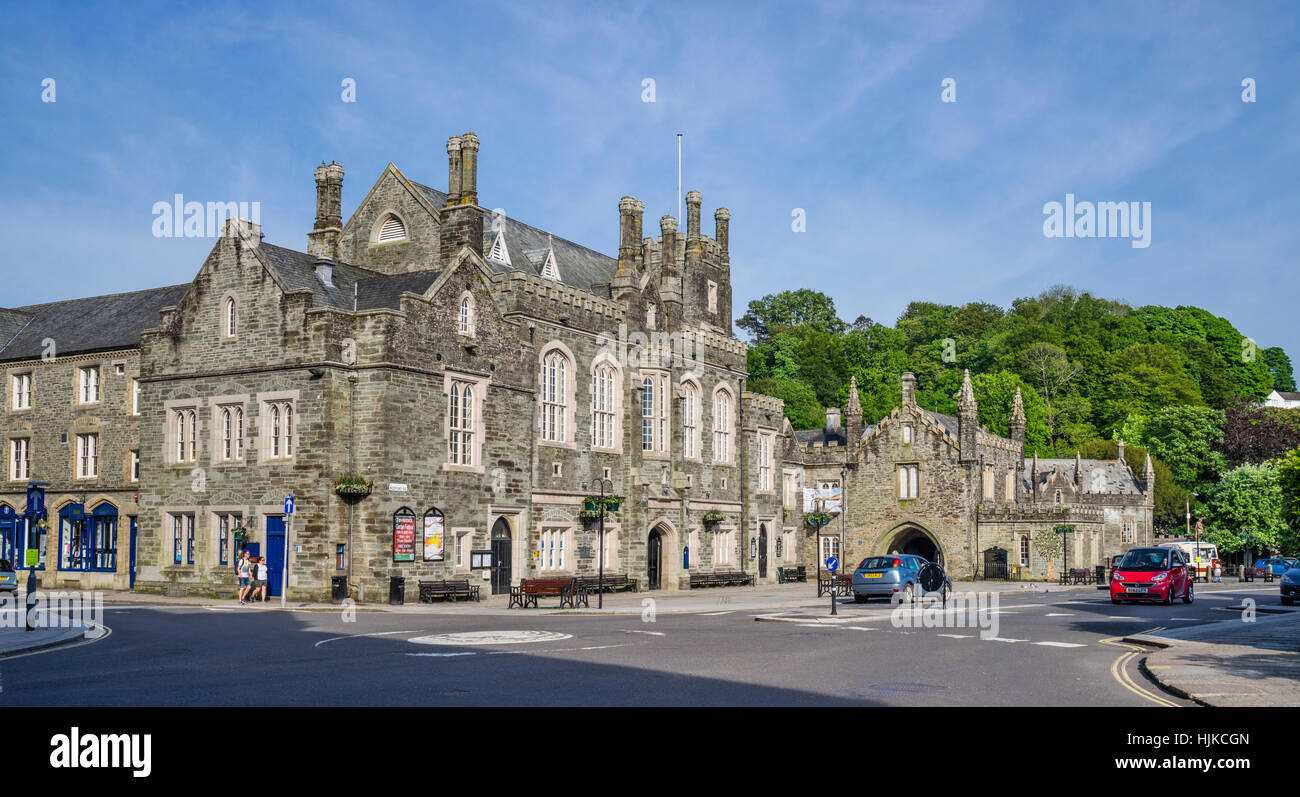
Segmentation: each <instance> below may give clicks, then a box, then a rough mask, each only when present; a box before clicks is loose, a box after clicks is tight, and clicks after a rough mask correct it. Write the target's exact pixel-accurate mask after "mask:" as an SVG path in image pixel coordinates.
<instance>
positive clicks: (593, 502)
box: [579, 495, 623, 517]
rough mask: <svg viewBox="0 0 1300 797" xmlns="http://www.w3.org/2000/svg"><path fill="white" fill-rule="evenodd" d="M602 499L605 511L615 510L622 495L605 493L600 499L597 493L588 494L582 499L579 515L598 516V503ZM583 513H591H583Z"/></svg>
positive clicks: (620, 502) (621, 501)
mask: <svg viewBox="0 0 1300 797" xmlns="http://www.w3.org/2000/svg"><path fill="white" fill-rule="evenodd" d="M602 501H603V503H604V504H605V511H606V512H617V511H618V508H619V506H620V505H621V504H622V503H623V496H621V495H607V496H605V497H604V499H602V498H601V497H600V496H598V495H589V496H587V497H586V498H584V499H582V513H580V515H579V516H580V517H592V516H594V517H600V505H601V503H602ZM585 513H591V514H585Z"/></svg>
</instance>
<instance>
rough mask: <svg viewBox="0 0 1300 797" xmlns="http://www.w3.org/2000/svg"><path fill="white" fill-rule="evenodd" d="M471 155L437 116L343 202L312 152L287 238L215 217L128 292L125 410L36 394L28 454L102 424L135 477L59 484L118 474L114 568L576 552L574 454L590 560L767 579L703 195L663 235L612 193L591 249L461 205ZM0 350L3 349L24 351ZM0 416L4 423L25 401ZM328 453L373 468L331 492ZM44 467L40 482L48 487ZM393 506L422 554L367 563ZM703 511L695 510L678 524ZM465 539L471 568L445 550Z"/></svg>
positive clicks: (380, 577) (191, 588) (340, 464)
mask: <svg viewBox="0 0 1300 797" xmlns="http://www.w3.org/2000/svg"><path fill="white" fill-rule="evenodd" d="M477 153H478V140H477V137H474V136H473V134H466V135H464V136H457V137H453V139H452V140H451V141H450V142H449V144H448V156H449V175H450V177H449V181H448V191H447V192H445V193H444V192H441V191H438V190H436V189H432V188H429V187H428V186H425V185H422V184H420V183H416V182H413V181H411V180H410V179H408V178H407V177H406V176H405V175H404V174H402V172H401V171H400V170H398V169H397V168H396V167H395V166H392V165H391V164H390V165H389V166H388V167H387V168H386V169H385V170H384V171H383V173H382V174H381V175H380V176H379V179H378V180H377V181H376V182H375V184H374V185H373V186H372V187H371V189H370V190H369V192H368V193H367V194H366V196H365V197H364V199H363V200H362V201H361V203H360V205H359V206H358V207H357V209H356V211H355V212H354V213H353V214H352V215H351V217H350V218H349V219H348V220H347V221H346V223H344V221H343V219H342V216H341V211H340V207H341V192H342V183H343V169H342V167H341V166H339V165H338V164H328V165H322V166H321V167H320V168H319V169H317V170H316V183H317V213H316V219H315V224H314V226H313V227H312V229H311V231H310V232H309V233H308V242H307V247H306V248H307V251H306V252H301V251H295V250H293V249H287V248H283V247H279V246H274V245H272V244H270V243H267V242H265V241H264V240H263V234H262V230H261V229H260V227H259V226H258V225H255V224H252V223H250V222H247V221H243V220H234V219H232V220H229V221H228V222H227V225H226V228H225V230H224V233H223V235H222V236H221V238H220V239H218V241H217V243H216V245H215V246H214V247H213V249H212V250H211V252H210V253H209V255H208V257H207V258H206V260H205V261H204V263H203V264H202V265H201V267H200V268H199V270H198V273H197V275H195V276H194V278H193V279H192V280H191V281H190V282H189V283H188V284H186V285H183V286H180V290H179V291H176V292H175V294H174V295H169V296H168V297H166V298H167V300H168V301H166V303H165V304H160V305H159V306H156V307H153V308H152V309H151V310H150V312H148V313H146V314H143V316H137V318H139V317H143V318H144V319H145V320H144V321H143V322H140V323H139V324H138V326H137V327H136V328H135V329H134V330H127V331H128V332H130V333H131V334H132V335H134V337H135V342H134V345H133V346H132V347H131V349H130V350H129V351H127V352H125V353H123V354H122V355H121V356H120V357H119V358H118V359H122V360H123V361H124V362H125V363H126V367H127V372H128V373H130V374H132V375H134V374H136V373H137V372H138V375H139V384H140V399H139V405H140V413H139V415H138V417H137V416H129V417H128V416H127V415H126V412H125V405H122V406H117V405H114V408H113V410H114V411H113V412H108V408H107V407H105V408H104V410H103V411H101V412H99V413H95V412H92V411H86V410H82V409H77V408H75V407H70V408H67V409H66V412H65V411H64V410H62V409H60V410H57V411H56V409H55V405H54V403H53V399H51V400H50V401H48V402H47V401H45V400H44V398H43V397H42V398H41V399H40V400H39V401H38V403H37V406H36V409H35V410H34V411H33V413H34V416H35V418H39V422H38V423H37V424H36V425H37V426H39V427H40V428H41V430H42V431H41V436H40V439H38V440H37V441H36V445H34V448H35V450H36V451H37V452H38V459H37V460H36V461H35V462H34V463H33V475H34V476H36V477H38V478H44V479H47V480H49V479H51V476H50V473H51V470H52V469H54V468H55V467H56V466H60V465H62V464H65V463H61V462H55V461H53V460H51V459H50V457H51V456H53V454H54V453H60V452H61V453H64V454H66V453H67V449H66V448H63V449H59V448H56V444H55V443H52V442H49V441H47V440H46V439H45V436H50V435H53V434H54V433H55V431H57V430H58V429H61V428H65V427H66V428H67V429H68V430H69V431H76V430H77V429H80V428H81V426H78V425H77V424H81V425H87V424H89V425H96V427H97V428H102V429H103V430H104V431H103V434H104V443H103V452H104V457H105V458H107V457H110V456H111V457H112V458H114V462H116V460H117V459H120V458H121V457H122V456H123V455H124V454H123V452H124V451H125V450H126V449H127V448H130V447H134V448H132V450H138V451H139V456H140V471H141V481H140V483H139V484H138V485H133V486H131V487H130V488H127V487H125V486H124V485H123V484H122V483H121V481H120V480H119V481H116V482H115V481H112V480H111V479H110V478H109V476H108V474H107V473H105V474H104V476H103V477H102V478H103V480H102V482H100V483H97V488H96V496H97V497H96V498H95V499H87V507H89V506H91V505H93V504H94V503H95V501H97V500H99V499H98V493H107V492H108V491H110V490H118V491H125V490H126V489H130V490H131V491H132V492H131V496H132V497H134V496H135V494H136V493H137V492H138V494H139V498H138V502H136V501H130V502H127V501H125V500H121V501H116V505H117V508H118V511H119V512H121V513H122V514H123V515H127V514H129V515H130V517H131V519H132V521H133V523H134V524H135V525H137V526H138V542H137V543H136V545H135V553H134V555H135V557H136V560H137V570H136V573H135V588H136V589H140V590H148V591H158V592H166V593H169V594H209V593H219V594H225V593H228V592H230V591H231V590H233V588H234V583H235V579H234V575H235V574H234V571H233V562H234V560H235V558H236V556H237V552H238V550H239V549H240V548H241V547H252V548H253V550H255V551H256V552H257V553H258V554H261V555H265V556H267V557H268V558H269V560H270V564H271V571H272V572H271V580H272V592H273V593H275V592H278V584H277V583H276V581H277V579H278V577H279V574H280V573H281V572H283V570H284V569H285V568H286V564H287V589H288V594H289V596H290V597H291V598H293V599H295V600H299V599H302V600H308V599H310V600H321V599H325V598H327V597H328V596H329V595H330V592H331V589H332V586H333V583H334V580H335V579H338V578H342V579H343V580H344V581H345V582H346V584H347V585H348V590H349V592H350V594H351V595H352V596H353V597H360V598H362V599H364V600H385V599H387V597H388V591H389V586H390V578H392V577H403V578H405V579H406V584H405V587H406V592H407V595H408V599H411V600H414V596H415V593H416V591H417V589H418V586H417V582H418V581H420V580H421V579H441V578H463V577H468V578H472V579H474V580H475V581H477V582H479V583H482V584H484V587H485V591H487V590H488V589H489V588H491V590H492V591H502V590H504V589H505V588H507V587H508V585H509V584H512V583H517V582H518V581H519V580H520V579H521V578H529V577H541V576H549V575H559V576H568V575H585V574H594V573H595V572H596V570H597V566H598V561H599V559H598V555H599V541H598V539H597V536H598V535H597V533H596V525H595V524H594V523H593V522H592V521H591V519H590V518H588V517H584V514H587V513H583V512H582V508H583V503H584V498H585V497H586V496H588V495H595V494H598V493H599V492H600V487H599V484H600V482H601V480H607V481H605V482H604V484H605V491H606V492H607V493H613V494H616V495H619V496H622V497H623V501H622V505H621V507H620V508H619V510H618V511H617V512H614V513H610V514H608V516H607V518H606V526H605V528H606V535H607V540H606V546H605V562H606V567H605V570H606V572H607V573H614V574H623V575H627V576H629V577H630V578H632V579H633V580H636V581H637V582H639V585H640V586H641V587H642V588H643V589H644V588H666V589H681V588H687V587H688V586H689V577H688V576H689V573H690V572H692V571H698V570H704V571H708V570H711V569H715V568H717V569H743V570H746V571H748V572H751V573H754V574H755V575H756V576H758V577H759V579H760V580H766V581H774V580H775V578H776V571H775V565H776V564H777V563H776V562H775V561H772V553H773V551H774V550H775V549H776V548H777V547H779V546H780V543H779V540H780V530H779V526H780V523H781V516H782V511H781V502H780V495H779V488H780V484H781V475H780V467H779V464H778V462H779V455H780V451H779V448H778V447H779V445H781V444H780V443H779V442H778V441H779V440H780V439H781V438H780V430H781V417H782V405H781V402H780V401H778V400H775V399H771V398H768V397H765V396H758V395H754V394H751V393H747V392H746V390H745V381H746V377H747V374H746V371H745V359H746V357H745V355H746V348H745V346H744V344H743V343H741V342H739V341H737V340H735V339H734V338H733V337H732V330H731V307H730V298H731V289H730V276H729V275H730V259H729V255H728V252H727V228H728V223H729V219H730V214H729V213H728V212H727V211H726V210H725V209H719V210H718V211H717V212H716V213H715V222H716V225H717V229H716V233H715V235H714V236H713V237H710V236H706V235H704V234H703V233H702V232H701V231H700V229H699V216H700V205H701V198H700V195H699V193H698V192H691V194H690V195H688V197H687V207H688V211H689V212H688V218H687V225H686V227H687V228H686V231H685V234H679V233H678V231H677V222H676V220H675V219H673V218H671V217H664V218H663V219H662V220H661V223H660V235H659V236H658V237H657V238H656V237H643V236H642V235H641V227H642V224H641V214H642V212H643V209H642V205H641V203H639V202H637V201H636V200H633V199H631V198H628V197H625V198H624V199H623V200H622V201H621V202H620V203H619V239H620V240H619V255H618V257H617V258H614V257H610V256H606V255H603V254H600V253H598V252H595V251H593V250H590V249H586V248H585V247H581V246H578V245H577V244H574V243H572V242H569V241H567V240H564V239H561V238H557V237H555V236H551V235H547V234H546V233H544V232H542V231H540V230H537V229H536V228H532V227H529V226H528V225H524V224H522V223H520V222H518V221H516V220H514V219H510V218H507V217H504V216H500V215H497V214H494V213H493V212H492V211H489V210H487V209H485V208H484V207H481V206H479V204H478V194H477V188H476V182H477V166H478V157H477ZM23 310H24V308H19V309H18V311H14V312H21V311H23ZM5 312H8V311H5ZM14 320H15V321H21V320H22V319H21V318H19V317H17V316H16V317H15V319H14ZM4 323H5V318H4V317H3V316H0V335H2V334H3V332H4V326H3V324H4ZM120 331H121V330H119V332H120ZM2 345H3V340H0V346H2ZM5 354H6V350H5V349H4V348H0V368H2V369H4V370H5V371H6V375H7V373H8V371H9V370H17V369H22V368H27V367H29V364H28V363H26V362H25V361H24V362H19V363H13V364H11V363H8V362H5V357H4V355H5ZM96 356H98V355H96ZM101 359H102V360H103V361H104V362H106V363H108V362H109V358H108V356H107V355H105V356H103V357H102V358H101ZM114 362H116V360H114ZM41 367H42V368H52V367H53V366H45V365H42V366H41ZM58 367H65V366H58ZM72 367H73V366H72V364H71V362H70V363H69V364H68V365H67V366H66V368H72ZM67 373H71V372H70V371H69V372H67ZM67 373H62V372H60V374H61V375H60V376H58V377H55V376H51V377H49V378H48V379H49V380H50V381H53V380H56V379H64V380H65V381H66V380H67V379H71V378H72V377H71V376H68V375H67ZM121 378H125V376H123V377H121ZM46 381H47V380H46V378H45V377H43V378H42V385H44V384H45V383H46ZM104 389H105V391H106V393H107V392H108V391H110V390H112V391H117V393H123V391H124V390H125V388H124V387H123V385H119V384H117V382H116V381H110V380H107V379H106V380H105V385H104ZM69 395H71V393H69ZM114 395H115V396H116V395H117V394H116V393H115V394H114ZM123 395H124V394H123ZM64 398H65V399H66V398H67V397H66V396H65V397H64ZM119 398H120V397H119ZM115 400H116V399H115ZM453 400H454V401H455V404H454V407H453ZM65 403H66V401H65ZM3 417H4V426H3V428H2V429H0V433H3V434H4V435H8V436H13V435H17V434H20V433H25V431H24V430H25V429H26V428H27V426H25V425H24V424H29V425H30V423H31V421H27V420H24V416H23V415H22V413H18V412H15V413H8V412H7V413H5V415H4V416H3ZM119 435H120V436H119ZM104 470H105V471H107V470H108V469H107V468H105V469H104ZM117 470H121V468H117ZM343 477H361V478H364V479H366V480H368V481H371V482H373V491H372V492H371V493H370V494H369V495H368V496H366V497H362V498H360V499H359V500H352V499H349V500H345V499H344V498H343V497H340V496H339V495H336V494H335V490H334V483H335V482H336V481H337V480H338V479H340V478H343ZM20 481H21V480H20ZM12 486H13V487H14V488H15V490H17V491H18V493H19V497H18V498H17V499H16V501H14V500H11V499H9V498H8V494H7V493H5V494H0V500H10V503H12V504H13V506H14V508H15V509H16V510H17V511H18V512H21V511H22V498H21V487H22V486H23V485H22V484H21V483H15V484H13V485H12ZM53 489H54V494H55V495H57V496H58V500H63V495H64V492H67V490H68V489H73V490H75V489H76V486H75V485H72V484H71V481H69V485H68V486H67V487H65V486H64V485H61V484H58V483H56V486H55V488H53ZM290 494H292V495H294V496H295V498H296V510H295V514H294V515H293V516H292V518H286V517H285V515H284V506H283V501H284V498H285V496H286V495H290ZM115 500H116V499H115ZM408 510H409V511H410V512H411V513H413V514H414V515H415V516H416V519H417V537H418V536H420V535H419V533H418V529H419V528H420V527H421V526H422V524H421V523H420V519H421V518H423V517H425V516H426V515H429V516H430V517H433V515H434V513H437V514H439V515H441V516H442V517H443V518H444V528H445V538H444V545H445V550H444V552H443V556H442V558H441V559H439V560H437V561H424V556H423V555H422V554H423V546H422V545H420V541H419V540H417V546H416V553H415V556H414V561H409V562H408V561H395V558H394V550H393V544H394V540H393V538H394V533H393V528H394V514H395V513H397V512H406V511H408ZM710 511H714V512H720V513H722V516H723V519H722V520H721V522H717V523H709V524H706V523H705V522H704V515H705V513H706V512H710ZM237 530H240V531H242V532H245V533H246V534H247V537H246V538H237V537H236V536H235V532H236V531H237ZM494 539H495V540H496V542H495V543H494ZM760 541H761V542H762V543H763V546H762V547H761V548H760V545H759V543H760ZM120 547H121V549H122V550H125V546H124V545H123V546H120ZM282 551H287V554H288V558H287V562H285V561H284V554H283V553H281V552H282ZM474 552H484V553H488V552H490V557H489V558H490V560H491V563H492V565H493V567H492V568H490V569H476V568H473V567H472V564H473V557H471V555H470V554H471V553H474ZM122 559H123V560H125V557H122ZM127 569H128V568H126V567H125V566H119V567H118V568H116V573H115V577H116V578H117V581H121V580H123V578H124V577H125V574H126V571H127ZM65 577H66V576H65ZM114 583H115V585H118V584H116V581H115V582H114ZM118 586H121V585H118Z"/></svg>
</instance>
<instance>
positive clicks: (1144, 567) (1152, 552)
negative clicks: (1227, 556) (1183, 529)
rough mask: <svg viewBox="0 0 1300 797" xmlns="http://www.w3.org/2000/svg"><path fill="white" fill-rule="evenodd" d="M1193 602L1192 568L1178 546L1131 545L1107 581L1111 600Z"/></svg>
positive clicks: (1166, 602) (1168, 602)
mask: <svg viewBox="0 0 1300 797" xmlns="http://www.w3.org/2000/svg"><path fill="white" fill-rule="evenodd" d="M1178 597H1181V598H1182V599H1183V603H1191V602H1192V597H1193V596H1192V568H1191V566H1190V565H1188V563H1187V559H1186V558H1185V557H1184V556H1183V552H1182V551H1180V550H1178V549H1177V548H1163V547H1157V548H1134V549H1132V550H1131V551H1129V552H1128V553H1126V554H1124V558H1123V559H1121V560H1120V562H1119V566H1118V567H1116V568H1115V576H1114V578H1112V579H1111V582H1110V602H1111V603H1122V602H1123V601H1149V600H1158V601H1160V602H1161V603H1163V604H1165V605H1166V606H1168V605H1169V604H1171V603H1173V602H1174V599H1175V598H1178Z"/></svg>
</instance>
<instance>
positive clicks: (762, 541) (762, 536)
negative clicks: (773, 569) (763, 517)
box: [758, 523, 767, 578]
mask: <svg viewBox="0 0 1300 797" xmlns="http://www.w3.org/2000/svg"><path fill="white" fill-rule="evenodd" d="M758 577H759V578H767V524H766V523H760V524H758Z"/></svg>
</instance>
